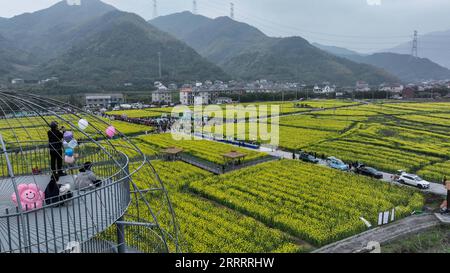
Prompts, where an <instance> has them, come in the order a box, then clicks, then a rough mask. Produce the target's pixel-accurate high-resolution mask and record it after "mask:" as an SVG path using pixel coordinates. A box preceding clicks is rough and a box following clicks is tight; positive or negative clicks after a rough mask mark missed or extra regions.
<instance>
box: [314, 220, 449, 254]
mask: <svg viewBox="0 0 450 273" xmlns="http://www.w3.org/2000/svg"><path fill="white" fill-rule="evenodd" d="M439 224H440V221H439V220H438V219H437V217H436V216H435V215H434V214H421V215H415V216H410V217H407V218H404V219H402V220H399V221H396V222H394V223H391V224H389V225H386V226H382V227H377V228H374V229H371V230H368V231H366V232H363V233H360V234H358V235H355V236H352V237H349V238H347V239H344V240H341V241H338V242H335V243H332V244H329V245H326V246H324V247H322V248H319V249H317V250H315V251H313V252H314V253H352V252H355V251H357V250H360V249H362V248H364V247H366V246H367V243H368V242H370V241H375V242H379V243H381V244H385V243H388V242H390V241H393V240H395V239H398V238H401V237H402V236H405V235H408V234H412V233H418V232H420V231H423V230H425V229H428V228H431V227H434V226H437V225H439Z"/></svg>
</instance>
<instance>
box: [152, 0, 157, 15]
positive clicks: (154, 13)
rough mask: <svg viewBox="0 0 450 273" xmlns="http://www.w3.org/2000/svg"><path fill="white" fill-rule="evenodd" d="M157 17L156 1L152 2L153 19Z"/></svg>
mask: <svg viewBox="0 0 450 273" xmlns="http://www.w3.org/2000/svg"><path fill="white" fill-rule="evenodd" d="M156 17H158V3H157V1H156V0H153V19H155V18H156Z"/></svg>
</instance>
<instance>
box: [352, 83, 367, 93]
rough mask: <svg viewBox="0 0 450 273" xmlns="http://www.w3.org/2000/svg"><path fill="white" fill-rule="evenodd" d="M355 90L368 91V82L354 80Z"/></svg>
mask: <svg viewBox="0 0 450 273" xmlns="http://www.w3.org/2000/svg"><path fill="white" fill-rule="evenodd" d="M355 91H357V92H369V91H370V86H369V84H368V83H366V82H364V81H358V82H356V88H355Z"/></svg>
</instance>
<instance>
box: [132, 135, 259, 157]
mask: <svg viewBox="0 0 450 273" xmlns="http://www.w3.org/2000/svg"><path fill="white" fill-rule="evenodd" d="M138 139H140V140H142V141H143V142H144V143H145V144H147V145H150V146H152V147H154V148H155V149H157V150H160V149H165V148H169V147H178V148H182V149H184V152H186V153H188V154H191V155H193V156H195V157H198V158H201V159H204V160H206V161H210V162H213V163H216V164H224V159H223V154H226V153H229V152H231V151H237V152H240V153H243V154H245V155H246V157H245V160H244V162H247V161H252V160H255V159H258V158H261V157H264V156H265V154H263V153H259V152H255V151H252V150H247V149H242V148H238V147H234V146H231V145H227V144H222V143H217V142H213V141H208V140H174V139H173V138H172V135H171V134H158V135H148V136H141V137H139V138H138Z"/></svg>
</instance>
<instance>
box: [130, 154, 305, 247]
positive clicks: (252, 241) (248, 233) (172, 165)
mask: <svg viewBox="0 0 450 273" xmlns="http://www.w3.org/2000/svg"><path fill="white" fill-rule="evenodd" d="M153 165H154V167H155V168H156V170H157V171H158V173H159V174H160V176H161V179H162V180H163V181H164V183H165V185H166V186H167V188H168V191H169V193H170V198H171V201H172V205H173V208H174V211H175V214H176V217H177V221H178V224H179V227H180V234H181V236H182V237H181V239H182V242H183V245H184V246H185V249H184V252H194V253H212V252H214V253H216V252H218V253H228V252H230V253H234V252H239V253H268V252H299V251H306V250H309V247H310V246H309V245H308V244H306V243H305V244H303V245H299V244H298V243H294V239H293V238H292V237H291V236H289V235H287V234H286V233H284V232H282V231H280V230H277V229H272V228H269V227H267V226H265V225H264V224H262V223H260V222H258V221H257V220H255V219H253V218H251V217H248V216H245V215H242V214H241V213H239V212H236V211H233V210H231V209H229V208H226V207H224V206H221V205H219V204H216V203H215V202H212V201H210V200H207V199H204V198H201V197H199V196H196V195H194V194H192V193H189V192H185V191H183V188H184V187H185V185H187V184H189V181H195V180H201V179H205V178H207V177H211V176H212V175H211V174H210V173H208V172H205V171H203V170H201V169H198V168H196V167H193V166H191V165H188V164H185V163H182V162H161V161H154V162H153ZM147 171H148V170H147ZM140 173H147V172H146V170H143V172H140ZM145 179H148V177H146V176H143V175H139V173H138V174H137V177H136V178H135V179H134V180H135V181H136V183H137V185H138V186H139V187H141V188H145V187H146V186H147V185H146V183H145V182H143V181H144V180H145ZM149 196H150V195H149ZM150 200H151V199H150ZM131 213H133V212H131ZM147 217H149V219H151V216H150V215H148V216H147ZM160 218H163V219H168V218H169V217H160ZM168 223H169V222H165V223H161V224H162V225H163V226H164V225H167V224H168Z"/></svg>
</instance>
